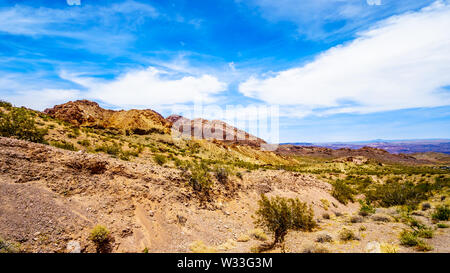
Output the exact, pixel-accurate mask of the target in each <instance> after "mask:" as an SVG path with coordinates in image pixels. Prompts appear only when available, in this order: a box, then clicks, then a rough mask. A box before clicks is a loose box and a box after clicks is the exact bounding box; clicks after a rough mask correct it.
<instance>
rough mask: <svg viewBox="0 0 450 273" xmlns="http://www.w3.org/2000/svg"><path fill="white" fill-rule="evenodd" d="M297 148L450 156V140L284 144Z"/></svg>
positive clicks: (380, 140)
mask: <svg viewBox="0 0 450 273" xmlns="http://www.w3.org/2000/svg"><path fill="white" fill-rule="evenodd" d="M283 144H290V145H297V146H318V147H326V148H330V149H335V150H337V149H342V148H350V149H360V148H362V147H365V146H367V147H372V148H378V149H383V150H386V151H388V152H390V153H394V154H399V153H404V154H414V153H426V152H437V153H445V154H450V139H411V140H382V139H377V140H372V141H357V142H334V143H332V142H330V143H305V142H296V143H283Z"/></svg>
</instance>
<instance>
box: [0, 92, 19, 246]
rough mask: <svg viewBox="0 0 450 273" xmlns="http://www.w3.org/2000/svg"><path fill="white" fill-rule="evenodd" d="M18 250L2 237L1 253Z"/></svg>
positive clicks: (0, 240)
mask: <svg viewBox="0 0 450 273" xmlns="http://www.w3.org/2000/svg"><path fill="white" fill-rule="evenodd" d="M0 103H1V101H0ZM0 106H1V105H0ZM17 252H19V247H18V246H17V245H16V244H12V243H9V242H7V241H5V240H3V239H2V238H1V237H0V254H1V253H17Z"/></svg>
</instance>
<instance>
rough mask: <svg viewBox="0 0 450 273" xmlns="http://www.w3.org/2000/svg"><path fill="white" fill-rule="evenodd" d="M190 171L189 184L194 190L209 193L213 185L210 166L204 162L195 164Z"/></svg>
mask: <svg viewBox="0 0 450 273" xmlns="http://www.w3.org/2000/svg"><path fill="white" fill-rule="evenodd" d="M189 170H190V174H189V184H190V185H191V186H192V188H193V189H194V190H195V191H198V192H203V193H208V192H209V190H210V189H211V188H212V185H213V181H212V180H211V175H210V174H209V171H210V170H209V168H208V166H207V165H206V164H205V163H204V162H201V163H197V162H195V163H193V164H192V165H190V167H189Z"/></svg>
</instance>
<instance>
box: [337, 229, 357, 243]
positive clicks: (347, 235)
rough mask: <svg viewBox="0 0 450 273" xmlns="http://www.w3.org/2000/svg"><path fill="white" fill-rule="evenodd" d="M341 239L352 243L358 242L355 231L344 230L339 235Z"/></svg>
mask: <svg viewBox="0 0 450 273" xmlns="http://www.w3.org/2000/svg"><path fill="white" fill-rule="evenodd" d="M339 239H341V240H342V241H352V240H358V237H356V235H355V233H354V232H353V231H351V230H349V229H346V228H343V229H342V230H341V232H340V233H339Z"/></svg>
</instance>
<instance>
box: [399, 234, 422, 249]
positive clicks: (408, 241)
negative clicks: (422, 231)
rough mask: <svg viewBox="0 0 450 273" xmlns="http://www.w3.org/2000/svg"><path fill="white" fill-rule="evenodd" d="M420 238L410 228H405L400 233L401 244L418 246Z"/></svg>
mask: <svg viewBox="0 0 450 273" xmlns="http://www.w3.org/2000/svg"><path fill="white" fill-rule="evenodd" d="M419 241H420V239H419V238H417V235H416V234H415V233H414V232H412V231H408V230H404V231H402V232H401V233H400V244H401V245H404V246H416V245H417V244H418V243H419Z"/></svg>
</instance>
